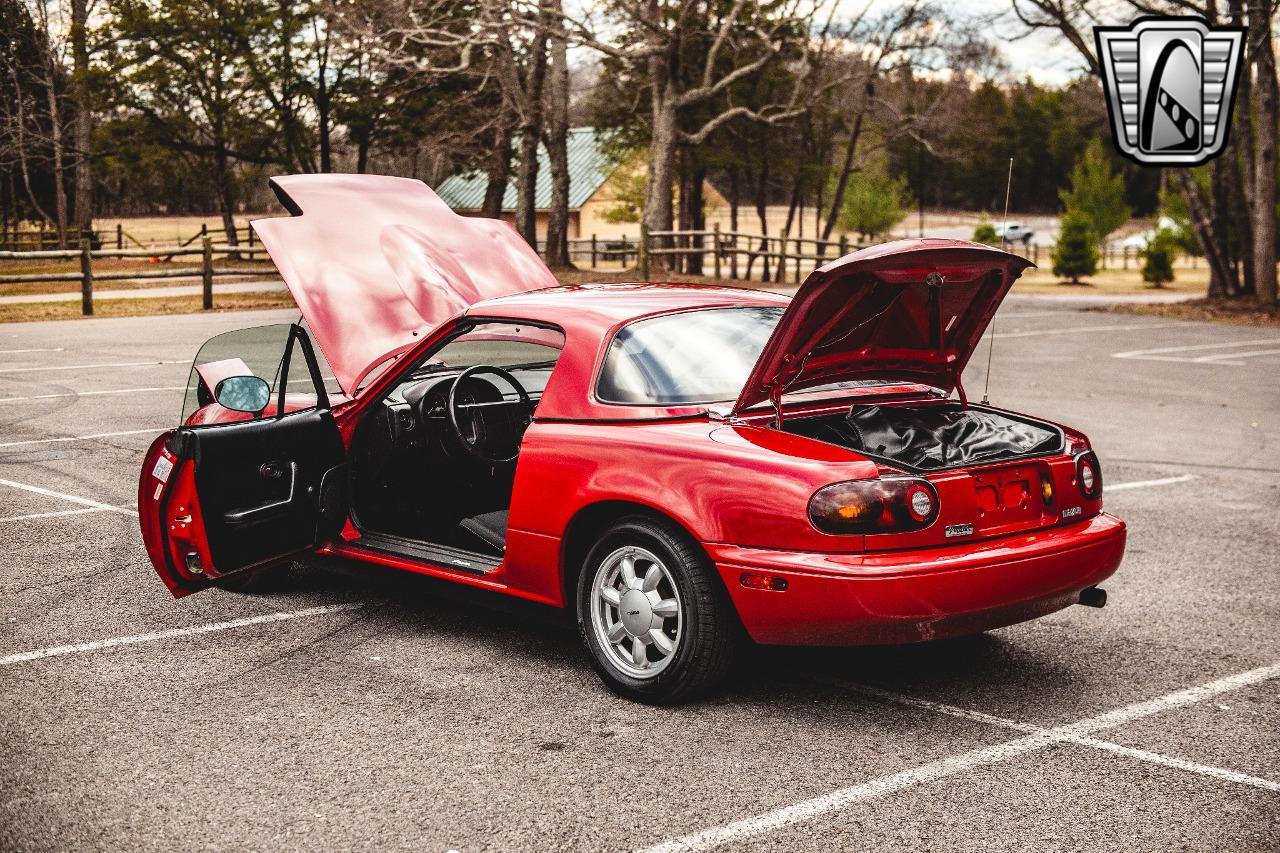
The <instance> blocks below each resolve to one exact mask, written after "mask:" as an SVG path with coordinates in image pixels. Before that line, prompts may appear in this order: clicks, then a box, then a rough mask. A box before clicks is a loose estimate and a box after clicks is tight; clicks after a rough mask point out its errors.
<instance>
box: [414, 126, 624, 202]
mask: <svg viewBox="0 0 1280 853" xmlns="http://www.w3.org/2000/svg"><path fill="white" fill-rule="evenodd" d="M568 143H569V144H568V148H569V209H570V210H574V209H577V208H579V207H582V205H583V204H585V203H586V201H587V199H589V198H591V196H593V195H595V192H596V190H598V189H600V185H601V184H603V183H604V182H605V181H606V180H607V179H608V177H609V176H610V175H611V174H613V171H614V169H616V168H617V167H618V164H617V163H616V162H614V161H613V160H612V159H611V158H610V157H609V156H608V155H607V154H605V152H604V134H602V133H600V132H599V131H597V130H596V129H595V128H593V127H575V128H571V129H570V130H569V139H568ZM488 180H489V179H488V178H487V177H486V176H485V174H484V172H480V171H476V172H468V173H466V174H462V175H450V176H449V177H447V178H445V179H444V180H443V181H441V182H440V186H438V187H436V188H435V189H436V195H438V196H440V198H442V199H443V200H444V203H445V204H447V205H449V206H450V207H452V208H453V209H454V210H479V209H480V206H481V205H482V204H484V189H485V186H486V185H487V184H488ZM515 207H516V179H515V174H514V170H513V174H512V176H511V180H510V181H508V182H507V191H506V192H505V193H503V196H502V209H503V210H515ZM534 207H536V208H537V209H538V210H546V209H547V208H549V207H551V163H550V160H549V159H548V157H547V149H546V148H545V147H543V146H542V145H541V144H540V145H538V189H537V192H535V193H534Z"/></svg>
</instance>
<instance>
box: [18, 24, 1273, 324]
mask: <svg viewBox="0 0 1280 853" xmlns="http://www.w3.org/2000/svg"><path fill="white" fill-rule="evenodd" d="M1009 2H1010V3H1011V4H1012V7H1011V8H1012V9H1013V10H1014V12H1015V13H1016V15H1017V16H1018V18H1020V19H1021V20H1022V22H1023V24H1024V25H1025V27H1026V28H1029V29H1038V28H1051V29H1054V30H1055V31H1057V32H1058V33H1059V34H1061V35H1062V36H1063V37H1065V38H1067V40H1068V41H1069V42H1070V43H1071V44H1073V45H1076V46H1077V47H1078V48H1079V51H1080V55H1081V64H1082V67H1083V68H1084V69H1086V70H1085V71H1084V72H1083V74H1082V76H1081V77H1080V78H1079V79H1077V80H1075V81H1073V82H1072V83H1070V84H1069V85H1066V86H1061V87H1046V86H1042V85H1038V84H1036V83H1034V82H1032V81H1029V80H1012V79H1010V77H1009V74H1008V69H1007V68H1006V67H1005V66H1004V65H1003V64H1002V61H1001V59H1000V55H999V51H998V49H997V47H996V46H995V45H994V44H993V43H992V39H991V36H990V33H991V32H992V26H991V20H990V19H989V18H981V17H975V16H974V15H972V14H969V15H967V16H964V17H961V16H959V15H957V13H956V12H955V10H954V5H953V4H948V3H943V2H933V0H904V2H900V3H895V4H867V5H866V6H864V7H861V8H862V9H863V11H861V12H857V13H854V16H853V17H852V18H851V17H849V15H850V14H851V12H850V9H849V8H848V7H847V4H839V3H835V2H833V0H602V2H598V3H590V4H566V3H564V2H563V0H99V3H98V5H96V6H95V7H94V9H93V14H92V15H89V14H88V11H87V8H86V5H85V4H86V3H87V0H0V28H2V30H3V33H4V35H5V36H6V38H4V39H3V40H0V208H2V210H0V213H3V216H4V218H5V220H6V222H12V221H13V220H16V219H17V220H24V221H43V222H45V223H46V225H47V226H48V227H49V228H51V229H53V230H54V231H56V233H58V234H59V235H60V236H61V238H62V240H63V241H64V242H67V243H70V242H73V241H74V240H75V239H77V232H78V231H79V230H81V229H84V228H86V227H88V226H89V225H90V223H91V222H92V218H93V215H94V214H95V213H96V214H98V215H129V214H146V213H157V212H168V213H180V212H197V211H198V212H206V211H209V210H217V211H219V212H220V213H221V215H222V218H223V220H224V225H225V227H226V229H227V234H228V239H229V240H231V241H232V242H234V240H235V236H236V235H235V231H234V228H233V224H234V223H233V217H234V215H235V214H236V212H237V211H242V210H245V209H248V208H260V207H261V206H263V205H265V204H266V203H267V202H268V197H267V196H266V195H265V194H264V187H265V181H263V177H264V176H265V175H267V174H271V173H279V172H327V171H350V172H365V171H377V172H383V173H391V174H402V175H411V176H415V177H419V178H421V179H423V180H426V181H427V182H428V183H431V184H437V183H439V182H440V181H441V180H443V179H444V178H445V177H447V176H448V175H450V174H456V173H460V172H479V173H481V174H483V175H484V176H485V178H486V180H487V192H486V194H485V200H484V208H483V212H484V213H486V214H488V215H497V214H498V213H499V209H500V207H501V204H502V198H503V191H504V190H505V188H506V186H507V184H508V182H509V181H511V180H512V179H514V182H515V185H516V187H517V203H516V211H515V222H516V226H517V228H518V229H519V230H520V232H521V233H522V234H523V235H524V236H525V237H526V239H528V240H530V242H534V240H535V234H534V225H535V212H534V198H535V193H536V189H537V187H536V181H537V180H538V179H539V176H538V172H537V160H536V153H537V151H538V149H539V147H540V146H541V147H544V148H545V150H546V151H547V153H548V157H549V162H550V170H549V172H550V174H549V175H547V176H545V177H544V178H543V179H545V180H548V181H549V183H550V190H551V199H552V203H551V209H550V212H549V213H550V216H549V225H548V233H547V239H546V243H545V248H544V251H545V252H546V257H547V260H548V262H549V263H550V264H552V265H553V266H563V265H567V264H568V263H569V258H568V251H567V228H568V199H569V168H570V164H569V163H568V149H567V138H568V137H567V134H568V129H569V127H570V126H571V125H572V124H578V123H588V124H592V125H594V126H596V127H598V128H600V129H602V130H604V131H607V132H608V134H607V136H608V139H609V145H611V146H612V147H613V148H614V153H615V154H616V155H617V157H618V159H619V160H621V161H625V162H627V163H629V164H632V167H633V168H632V171H631V172H630V177H629V178H628V179H627V180H620V181H619V184H620V186H623V185H624V186H623V189H624V190H626V191H625V192H624V193H623V195H624V196H625V197H623V198H620V199H619V205H618V209H617V211H616V215H617V216H618V217H620V218H634V219H637V220H641V221H643V222H644V224H646V225H647V226H648V227H649V229H650V230H651V231H659V232H661V231H668V230H671V229H672V228H675V227H679V228H681V229H693V230H701V229H702V228H703V226H704V225H705V209H706V199H705V198H704V195H705V192H704V187H706V186H708V185H709V186H712V187H714V188H715V190H716V191H717V192H718V193H719V194H721V195H723V196H724V198H725V199H726V200H727V201H728V202H729V207H730V218H731V225H732V227H735V228H736V227H737V226H738V224H739V223H740V222H745V221H747V220H748V218H749V217H750V218H754V221H755V222H754V224H756V226H757V227H756V228H755V229H754V230H757V231H760V232H762V233H765V234H770V231H772V232H773V233H772V234H771V235H770V236H774V237H786V238H792V237H799V236H804V237H818V238H831V237H832V236H833V235H834V234H835V233H836V232H837V231H840V232H855V233H859V234H862V235H865V236H867V237H875V236H877V235H879V234H882V233H884V232H885V231H887V230H888V228H890V227H892V226H893V225H894V224H896V223H897V222H898V221H899V220H900V219H901V218H902V217H903V216H906V215H907V214H909V212H910V211H911V210H913V209H919V210H923V208H924V207H926V206H927V207H956V208H966V209H973V210H980V211H989V212H991V213H993V214H995V213H997V212H998V211H999V210H1000V209H1001V207H1002V206H1003V202H1004V190H1005V186H1004V178H1005V175H1006V169H1007V165H1008V161H1009V159H1010V158H1013V160H1014V171H1013V186H1012V197H1011V202H1010V203H1011V205H1012V207H1014V208H1015V209H1019V210H1022V211H1044V212H1053V211H1057V210H1059V209H1061V208H1062V207H1063V198H1062V197H1060V192H1061V191H1062V190H1063V189H1064V185H1065V184H1066V183H1067V180H1066V178H1067V176H1068V175H1069V174H1071V173H1072V170H1073V169H1074V168H1076V166H1077V164H1078V163H1080V162H1082V161H1083V160H1084V159H1085V158H1086V152H1092V153H1090V154H1089V155H1088V156H1089V157H1090V158H1092V161H1096V163H1099V164H1101V166H1098V167H1097V168H1101V167H1103V166H1105V168H1106V169H1107V170H1108V171H1107V174H1108V175H1110V174H1113V173H1115V174H1118V175H1120V176H1121V178H1122V179H1123V184H1122V190H1123V195H1124V198H1123V205H1124V207H1125V208H1126V209H1128V210H1131V211H1132V212H1135V213H1138V214H1141V215H1150V214H1154V213H1156V212H1157V210H1160V209H1163V208H1167V207H1169V206H1170V205H1180V206H1181V209H1182V211H1183V214H1184V217H1185V220H1186V221H1187V222H1188V223H1189V225H1190V229H1191V232H1192V236H1193V240H1194V244H1195V247H1196V249H1197V250H1198V251H1200V252H1201V253H1202V254H1204V255H1205V257H1206V258H1207V259H1208V261H1209V267H1210V269H1211V271H1212V275H1213V280H1212V281H1213V284H1212V287H1213V291H1214V292H1215V293H1219V294H1222V295H1254V294H1256V295H1257V296H1258V298H1260V299H1261V300H1262V301H1263V302H1264V303H1265V304H1268V305H1271V304H1274V301H1275V284H1274V281H1275V273H1274V268H1275V247H1274V244H1275V183H1276V177H1275V176H1276V165H1275V131H1276V97H1275V68H1274V48H1273V39H1272V35H1273V18H1274V6H1273V4H1272V3H1271V0H1229V2H1228V4H1227V7H1226V9H1225V10H1224V9H1218V7H1216V6H1212V5H1208V6H1206V7H1205V8H1204V10H1203V12H1204V13H1205V14H1206V15H1207V16H1208V17H1210V18H1211V19H1213V20H1233V21H1237V22H1240V23H1243V24H1247V25H1248V26H1249V28H1250V37H1249V44H1248V48H1247V54H1246V64H1247V65H1248V68H1247V69H1246V75H1245V76H1246V78H1247V80H1246V84H1245V91H1244V92H1243V93H1241V95H1240V97H1239V98H1238V106H1237V114H1236V126H1235V127H1234V128H1233V131H1232V145H1231V148H1230V149H1229V150H1228V152H1227V153H1226V154H1225V155H1224V156H1223V157H1222V158H1221V159H1220V160H1217V161H1214V162H1213V163H1212V164H1210V165H1209V166H1208V167H1204V168H1201V169H1195V170H1158V169H1145V168H1141V167H1138V166H1135V165H1133V164H1131V163H1128V162H1127V161H1124V160H1122V159H1121V158H1119V157H1118V156H1117V155H1116V154H1115V153H1114V147H1113V146H1112V145H1111V143H1110V140H1109V128H1108V125H1107V120H1106V113H1105V104H1104V102H1103V99H1102V93H1101V87H1100V85H1099V83H1098V78H1097V61H1096V58H1095V57H1093V56H1092V54H1091V53H1090V51H1091V50H1092V38H1091V37H1089V36H1088V26H1089V24H1090V21H1092V20H1094V19H1099V18H1100V12H1099V10H1098V9H1093V8H1092V2H1091V0H1079V2H1074V3H1070V4H1065V5H1064V4H1062V3H1060V2H1058V0H1009ZM1153 2H1154V6H1152V7H1151V8H1153V9H1156V8H1157V7H1160V3H1161V2H1162V0H1153ZM1196 2H1198V0H1176V2H1175V0H1170V2H1169V6H1170V10H1173V11H1177V10H1182V11H1184V12H1185V11H1186V10H1187V9H1189V8H1191V7H1193V6H1196ZM1206 2H1207V0H1206ZM1149 5H1150V4H1147V3H1144V4H1143V5H1142V6H1141V7H1138V6H1136V5H1135V10H1146V9H1148V6H1149ZM1175 6H1176V9H1174V7H1175ZM1008 8H1010V7H1005V11H1007V10H1008ZM1161 8H1162V7H1161ZM1157 10H1158V9H1157ZM1101 17H1106V16H1101ZM1091 168H1094V167H1091ZM1098 174H1101V172H1099V173H1098ZM779 207H781V208H782V209H783V210H784V211H785V216H784V217H782V220H781V222H778V221H777V218H776V217H770V216H767V215H766V214H767V213H768V211H769V210H770V209H772V210H775V211H776V210H777V209H778V208H779ZM1267 211H1270V213H1269V215H1264V214H1266V212H1267ZM1095 225H1096V223H1095ZM1100 236H1101V235H1098V234H1096V233H1095V239H1096V238H1098V237H1100ZM1268 259H1269V261H1270V270H1271V272H1270V275H1269V276H1268V274H1267V263H1268ZM659 260H660V259H659ZM681 263H683V264H685V265H686V271H688V272H698V271H699V270H698V264H699V263H700V260H699V259H698V258H697V257H696V256H695V257H691V258H688V259H685V260H684V261H681ZM771 272H772V273H773V274H774V275H777V274H778V271H777V270H772V271H771Z"/></svg>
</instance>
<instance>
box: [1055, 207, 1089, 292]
mask: <svg viewBox="0 0 1280 853" xmlns="http://www.w3.org/2000/svg"><path fill="white" fill-rule="evenodd" d="M1097 243H1098V237H1097V235H1096V234H1095V233H1094V230H1093V224H1092V223H1091V222H1090V221H1089V217H1088V216H1086V215H1084V214H1083V213H1081V212H1080V211H1078V210H1068V211H1067V212H1066V213H1064V214H1063V215H1062V227H1061V230H1060V231H1059V232H1058V245H1056V246H1054V247H1053V274H1054V275H1056V276H1058V277H1059V278H1068V279H1070V280H1071V283H1072V284H1079V283H1080V276H1082V275H1093V274H1094V273H1095V272H1097V271H1098V248H1097Z"/></svg>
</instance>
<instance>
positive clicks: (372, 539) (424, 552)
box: [348, 531, 502, 576]
mask: <svg viewBox="0 0 1280 853" xmlns="http://www.w3.org/2000/svg"><path fill="white" fill-rule="evenodd" d="M348 544H349V545H353V546H355V547H357V548H366V549H368V550H370V551H377V552H379V553H382V554H392V555H394V556H397V557H408V558H409V559H411V560H421V561H423V562H424V563H431V564H432V565H434V566H439V567H440V568H443V569H450V570H452V571H456V572H465V573H467V574H469V575H481V576H483V575H488V574H492V573H493V572H495V571H497V570H498V568H499V567H500V566H501V565H502V558H501V557H494V556H493V555H491V554H479V553H476V552H475V551H464V550H463V549H461V548H451V547H449V546H448V545H434V544H432V543H430V542H420V541H417V540H414V539H404V538H402V537H400V536H391V535H389V534H386V533H372V532H367V531H361V533H360V538H359V539H356V540H355V541H353V542H349V543H348Z"/></svg>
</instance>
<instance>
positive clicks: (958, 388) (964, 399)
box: [955, 376, 969, 409]
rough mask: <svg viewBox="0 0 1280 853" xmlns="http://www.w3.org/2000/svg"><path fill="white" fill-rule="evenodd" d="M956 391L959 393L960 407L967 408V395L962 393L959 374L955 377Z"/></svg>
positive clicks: (962, 386) (962, 388)
mask: <svg viewBox="0 0 1280 853" xmlns="http://www.w3.org/2000/svg"><path fill="white" fill-rule="evenodd" d="M955 383H956V393H958V394H959V395H960V408H962V409H967V408H969V395H968V394H966V393H964V382H963V381H962V380H961V379H960V377H959V376H957V377H955Z"/></svg>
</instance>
